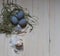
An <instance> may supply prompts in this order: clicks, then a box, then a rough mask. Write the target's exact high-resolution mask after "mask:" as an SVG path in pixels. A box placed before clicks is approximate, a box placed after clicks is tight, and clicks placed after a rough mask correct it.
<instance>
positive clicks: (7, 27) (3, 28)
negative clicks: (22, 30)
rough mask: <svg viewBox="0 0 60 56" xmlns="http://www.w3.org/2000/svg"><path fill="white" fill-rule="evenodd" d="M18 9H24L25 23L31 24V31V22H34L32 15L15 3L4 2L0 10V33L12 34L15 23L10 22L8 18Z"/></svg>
mask: <svg viewBox="0 0 60 56" xmlns="http://www.w3.org/2000/svg"><path fill="white" fill-rule="evenodd" d="M20 10H22V11H24V18H25V19H26V21H27V24H28V25H29V26H31V31H32V30H33V24H32V23H31V22H33V23H35V19H33V17H32V16H30V15H29V13H27V12H25V10H24V8H23V7H21V6H19V5H17V4H13V3H10V4H4V6H3V8H2V10H1V16H2V22H1V23H0V33H6V34H12V32H13V30H14V28H15V27H16V25H14V24H12V23H11V21H10V19H11V16H14V15H16V13H17V12H19V11H20ZM30 18H32V19H33V20H30ZM30 21H31V22H30ZM17 33H18V31H17Z"/></svg>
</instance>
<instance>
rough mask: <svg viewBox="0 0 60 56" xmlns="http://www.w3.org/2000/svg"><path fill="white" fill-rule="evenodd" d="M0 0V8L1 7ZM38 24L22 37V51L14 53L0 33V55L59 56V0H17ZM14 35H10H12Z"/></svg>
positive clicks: (6, 39) (0, 0) (7, 39)
mask: <svg viewBox="0 0 60 56" xmlns="http://www.w3.org/2000/svg"><path fill="white" fill-rule="evenodd" d="M1 3H2V0H0V9H1V8H2V5H1ZM17 3H18V4H20V5H21V6H23V7H24V8H27V9H28V10H29V12H30V14H31V15H34V16H36V17H38V18H39V20H38V21H39V24H38V26H37V28H35V29H34V30H33V31H32V32H31V33H30V34H28V35H26V36H24V37H23V42H24V51H23V52H21V53H20V54H19V55H16V54H15V53H14V52H13V51H12V50H11V48H10V46H9V39H10V38H6V36H5V35H4V34H0V56H60V0H18V1H17ZM13 36H14V35H12V37H13Z"/></svg>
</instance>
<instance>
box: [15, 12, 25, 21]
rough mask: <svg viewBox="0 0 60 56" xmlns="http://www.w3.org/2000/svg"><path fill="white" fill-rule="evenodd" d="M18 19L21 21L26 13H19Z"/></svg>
mask: <svg viewBox="0 0 60 56" xmlns="http://www.w3.org/2000/svg"><path fill="white" fill-rule="evenodd" d="M16 17H17V18H18V20H21V19H22V18H23V17H24V11H19V12H18V13H17V15H16Z"/></svg>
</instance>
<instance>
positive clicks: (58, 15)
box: [50, 0, 60, 56]
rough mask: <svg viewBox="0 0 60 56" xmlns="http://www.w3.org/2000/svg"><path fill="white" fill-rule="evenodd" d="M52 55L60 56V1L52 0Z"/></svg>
mask: <svg viewBox="0 0 60 56" xmlns="http://www.w3.org/2000/svg"><path fill="white" fill-rule="evenodd" d="M50 37H51V44H50V54H51V56H60V44H59V42H60V0H50Z"/></svg>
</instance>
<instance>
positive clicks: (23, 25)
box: [19, 18, 27, 28]
mask: <svg viewBox="0 0 60 56" xmlns="http://www.w3.org/2000/svg"><path fill="white" fill-rule="evenodd" d="M19 25H20V26H21V27H22V28H25V27H26V25H27V21H26V19H25V18H23V19H21V20H20V21H19Z"/></svg>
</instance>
